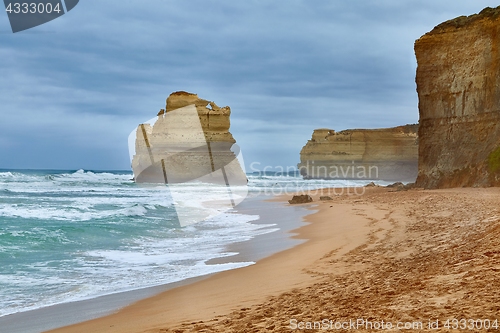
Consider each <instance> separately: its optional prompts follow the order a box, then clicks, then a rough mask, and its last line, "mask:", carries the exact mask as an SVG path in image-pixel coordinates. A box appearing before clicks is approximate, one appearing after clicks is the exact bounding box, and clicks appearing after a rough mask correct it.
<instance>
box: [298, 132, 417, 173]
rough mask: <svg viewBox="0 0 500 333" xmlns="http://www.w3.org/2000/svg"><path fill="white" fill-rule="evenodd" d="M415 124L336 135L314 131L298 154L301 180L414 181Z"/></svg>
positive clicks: (415, 156)
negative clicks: (302, 178)
mask: <svg viewBox="0 0 500 333" xmlns="http://www.w3.org/2000/svg"><path fill="white" fill-rule="evenodd" d="M417 130H418V125H405V126H398V127H392V128H382V129H352V130H344V131H340V132H335V131H334V130H331V129H316V130H314V132H313V135H312V138H311V140H309V141H308V142H307V144H306V145H305V146H304V147H303V148H302V150H301V152H300V163H299V164H298V168H299V170H300V172H301V174H302V176H303V177H304V178H320V179H336V178H337V179H382V180H389V181H414V180H415V178H416V176H417V158H418V137H417Z"/></svg>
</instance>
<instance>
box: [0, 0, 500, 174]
mask: <svg viewBox="0 0 500 333" xmlns="http://www.w3.org/2000/svg"><path fill="white" fill-rule="evenodd" d="M497 5H498V3H495V1H486V0H476V1H468V0H463V1H458V0H453V1H449V0H446V1H435V0H429V1H424V0H422V1H402V0H381V1H371V0H364V1H361V0H352V1H345V0H314V1H313V0H303V1H300V0H286V1H285V0H269V1H264V0H253V1H252V0H247V1H229V0H212V1H206V0H179V1H177V0H148V1H139V0H134V1H132V0H128V1H126V0H81V1H80V3H79V4H78V6H77V7H75V9H73V10H72V11H71V12H69V13H68V14H66V15H64V16H62V17H60V18H58V19H56V20H54V21H51V22H49V23H47V24H44V25H42V26H39V27H36V28H33V29H30V30H27V31H24V32H20V33H16V34H12V32H11V30H10V26H9V23H8V19H7V14H6V13H3V14H0V59H2V62H1V63H0V91H1V92H0V168H30V169H37V168H49V169H79V168H85V169H94V170H117V169H125V170H126V169H130V161H129V157H128V147H127V137H128V135H129V133H130V132H131V131H132V130H133V129H134V128H135V127H136V126H137V125H138V124H139V123H141V122H143V121H146V120H148V119H150V118H152V117H154V116H155V115H156V113H157V112H158V110H159V109H160V108H163V107H164V105H165V99H166V97H167V96H168V95H169V94H170V93H171V92H173V91H178V90H185V91H189V92H194V93H197V94H198V95H199V96H200V97H201V98H205V99H209V100H213V101H215V102H216V103H217V104H218V105H220V106H225V105H229V106H230V107H231V109H232V115H231V132H232V133H233V135H234V137H235V138H236V140H237V142H238V144H239V146H240V147H241V148H242V151H243V154H244V158H245V162H246V164H247V167H248V166H249V165H250V163H252V162H259V163H260V165H261V166H262V167H263V166H266V165H272V166H278V165H281V166H292V165H296V164H297V163H298V162H299V152H300V149H301V148H302V146H303V145H304V144H305V143H306V142H307V140H308V139H310V137H311V134H312V131H313V130H314V129H315V128H325V127H326V128H332V129H335V130H342V129H346V128H377V127H391V126H397V125H403V124H407V123H416V122H417V121H418V100H417V95H416V92H415V69H416V61H415V56H414V52H413V43H414V41H415V40H416V39H418V38H419V37H420V36H421V35H423V34H425V33H426V32H428V31H430V30H431V29H432V28H433V27H434V26H435V25H437V24H439V23H441V22H443V21H445V20H448V19H452V18H454V17H457V16H460V15H470V14H473V13H477V12H479V11H480V10H482V9H483V8H484V7H487V6H490V7H495V6H497ZM247 171H250V170H247Z"/></svg>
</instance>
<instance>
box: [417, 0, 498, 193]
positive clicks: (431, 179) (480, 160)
mask: <svg viewBox="0 0 500 333" xmlns="http://www.w3.org/2000/svg"><path fill="white" fill-rule="evenodd" d="M415 54H416V58H417V64H418V67H417V74H416V83H417V92H418V98H419V113H420V128H419V141H420V142H419V171H418V178H417V181H416V185H417V186H419V187H424V188H449V187H464V186H481V187H482V186H499V185H500V7H497V8H494V9H492V8H486V9H484V10H483V11H481V12H480V13H479V14H475V15H471V16H461V17H458V18H456V19H453V20H450V21H447V22H444V23H442V24H440V25H438V26H436V27H435V28H434V29H433V30H432V31H430V32H428V33H427V34H425V35H424V36H422V37H421V38H419V39H418V40H417V41H416V42H415Z"/></svg>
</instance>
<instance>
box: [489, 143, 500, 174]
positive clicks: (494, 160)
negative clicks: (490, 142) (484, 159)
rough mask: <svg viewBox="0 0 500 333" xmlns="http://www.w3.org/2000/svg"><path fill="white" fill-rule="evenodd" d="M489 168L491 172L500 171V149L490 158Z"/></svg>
mask: <svg viewBox="0 0 500 333" xmlns="http://www.w3.org/2000/svg"><path fill="white" fill-rule="evenodd" d="M488 167H489V168H490V171H491V172H499V171H500V147H498V148H497V149H495V150H494V151H492V152H491V153H490V155H489V156H488Z"/></svg>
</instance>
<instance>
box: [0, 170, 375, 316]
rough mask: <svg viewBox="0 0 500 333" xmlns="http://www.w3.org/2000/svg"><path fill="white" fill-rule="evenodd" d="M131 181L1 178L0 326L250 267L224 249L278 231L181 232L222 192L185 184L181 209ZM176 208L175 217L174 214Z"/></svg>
mask: <svg viewBox="0 0 500 333" xmlns="http://www.w3.org/2000/svg"><path fill="white" fill-rule="evenodd" d="M132 177H133V175H132V173H131V172H120V171H117V172H116V171H113V172H102V171H99V172H98V171H87V170H66V171H59V170H29V171H22V170H17V171H16V170H0V317H2V316H5V315H8V314H12V313H18V312H23V311H28V310H33V309H38V308H42V307H47V306H50V305H55V304H60V303H66V302H72V301H78V300H84V299H91V298H96V297H99V296H102V295H109V294H114V293H118V292H122V291H129V290H136V289H141V288H146V287H151V286H157V285H163V284H167V283H172V282H176V281H181V280H185V279H188V278H192V277H197V276H202V275H206V274H210V273H214V272H219V271H224V270H229V269H235V268H238V267H243V266H247V265H251V264H253V263H254V262H251V261H248V262H246V261H245V262H239V261H235V262H231V260H226V262H225V263H221V264H206V262H207V261H209V260H210V259H215V258H225V257H227V258H231V256H232V255H235V254H236V253H232V252H229V251H228V250H227V247H228V245H230V244H232V243H236V242H242V241H246V240H250V239H252V238H253V237H256V236H258V235H262V234H266V233H271V232H275V231H277V230H278V227H277V226H276V224H274V223H272V221H260V222H259V223H252V222H255V221H257V220H258V219H259V215H250V214H244V213H241V212H239V211H238V207H236V208H235V209H230V210H225V209H218V208H217V207H215V208H211V209H213V211H212V212H210V214H208V218H206V219H205V220H203V221H201V222H198V223H193V224H190V225H188V226H185V227H181V226H180V224H179V218H178V211H179V209H178V208H179V207H182V208H184V209H185V210H186V209H187V211H189V210H196V209H198V208H199V207H197V205H198V203H199V199H201V198H203V197H205V198H206V197H207V196H210V197H213V198H217V197H218V196H220V195H222V194H221V193H222V192H221V189H220V188H213V187H211V186H209V185H207V184H201V183H195V184H184V185H182V186H181V187H180V189H179V187H178V188H177V194H176V195H175V200H174V199H173V196H172V195H170V191H169V189H168V187H167V186H165V185H157V186H150V187H144V186H139V185H137V184H135V183H134V181H133V180H132ZM248 179H249V183H248V195H249V196H250V197H256V196H270V195H277V194H290V195H291V194H292V193H293V192H295V191H298V190H312V189H318V188H323V187H342V186H362V185H365V184H366V183H368V182H369V181H367V180H364V181H352V180H351V181H347V180H328V181H324V180H302V179H301V178H300V177H298V176H289V175H272V174H265V175H258V174H257V175H255V174H250V175H248ZM176 208H177V209H176Z"/></svg>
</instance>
